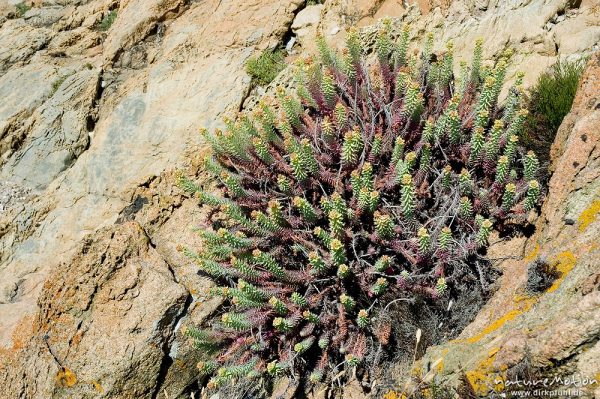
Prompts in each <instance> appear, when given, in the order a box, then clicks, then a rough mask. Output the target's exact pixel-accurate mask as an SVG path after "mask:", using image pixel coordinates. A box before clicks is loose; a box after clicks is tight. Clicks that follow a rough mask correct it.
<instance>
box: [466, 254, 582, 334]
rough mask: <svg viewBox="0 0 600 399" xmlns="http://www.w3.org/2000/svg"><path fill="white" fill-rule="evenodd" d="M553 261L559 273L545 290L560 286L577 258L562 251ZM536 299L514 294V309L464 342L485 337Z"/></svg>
mask: <svg viewBox="0 0 600 399" xmlns="http://www.w3.org/2000/svg"><path fill="white" fill-rule="evenodd" d="M534 252H535V250H534ZM554 261H555V263H556V270H558V271H559V272H560V273H561V275H560V277H559V278H558V279H556V281H554V283H553V284H552V286H551V287H550V288H548V289H547V290H546V292H554V291H556V290H557V289H558V288H559V287H560V285H561V284H562V282H563V280H564V279H565V277H566V276H567V274H568V273H569V272H570V271H571V270H572V269H573V267H575V264H576V262H577V258H576V257H575V255H573V253H572V252H570V251H564V252H561V253H559V254H558V255H556V258H555V260H554ZM538 299H539V298H536V297H530V296H528V295H515V297H514V303H515V305H516V309H513V310H510V311H509V312H507V313H505V314H504V316H502V317H500V318H499V319H496V320H494V321H493V322H492V323H491V324H489V325H488V326H487V327H486V328H485V329H483V331H481V332H480V333H479V334H477V335H475V336H473V337H471V338H467V339H466V342H468V343H471V344H473V343H475V342H478V341H479V340H480V339H481V338H483V337H485V336H486V335H488V334H489V333H491V332H493V331H496V330H498V329H499V328H500V327H502V326H503V325H504V324H506V322H508V321H511V320H514V319H515V318H517V317H518V316H520V315H522V314H523V313H525V312H527V311H528V310H529V309H531V307H532V306H533V305H535V304H536V302H537V301H538Z"/></svg>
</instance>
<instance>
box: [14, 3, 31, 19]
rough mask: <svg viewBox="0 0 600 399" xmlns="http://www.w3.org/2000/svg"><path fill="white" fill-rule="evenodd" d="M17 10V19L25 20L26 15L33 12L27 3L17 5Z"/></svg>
mask: <svg viewBox="0 0 600 399" xmlns="http://www.w3.org/2000/svg"><path fill="white" fill-rule="evenodd" d="M15 8H16V9H17V18H23V16H24V15H25V13H26V12H27V11H29V10H31V6H30V5H29V4H26V3H25V2H23V3H19V4H17V5H16V6H15Z"/></svg>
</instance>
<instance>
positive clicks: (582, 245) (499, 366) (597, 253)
mask: <svg viewBox="0 0 600 399" xmlns="http://www.w3.org/2000/svg"><path fill="white" fill-rule="evenodd" d="M598 126H600V54H598V53H596V54H595V55H594V56H593V57H592V59H591V60H590V61H589V63H588V66H587V69H586V71H585V73H584V76H583V78H582V81H581V84H580V87H579V90H578V92H577V96H576V98H575V102H574V104H573V108H572V110H571V113H570V114H569V115H568V116H567V117H566V118H565V120H564V121H563V124H562V126H561V128H560V130H559V134H558V136H557V138H556V141H555V143H554V147H553V153H554V159H553V161H554V165H555V172H554V174H553V176H552V178H551V180H550V183H549V193H548V198H547V200H546V202H545V204H544V206H543V209H542V214H541V217H540V218H539V219H538V222H537V228H536V232H535V234H534V235H533V236H532V237H530V238H529V239H527V240H524V239H516V240H513V241H512V242H509V243H501V244H498V245H496V246H495V247H494V246H492V247H491V252H492V253H491V257H492V258H495V257H496V258H505V257H507V256H510V255H511V254H518V255H517V256H515V258H516V259H514V260H509V261H504V262H502V263H501V264H500V267H501V268H502V270H503V272H504V274H503V277H502V281H501V282H500V283H501V284H500V289H499V290H498V292H497V293H496V294H495V295H494V297H493V298H492V299H491V300H490V302H489V303H488V304H487V305H486V306H485V307H484V309H483V310H482V311H481V312H480V313H479V315H478V316H477V318H476V320H475V321H474V322H473V323H471V325H469V326H468V327H467V328H466V329H465V330H464V331H463V332H462V334H461V335H460V336H459V337H458V339H456V340H455V341H453V342H450V343H448V344H445V345H441V346H439V347H433V348H430V349H429V350H428V351H427V354H426V356H425V357H424V358H423V359H422V360H421V363H420V365H419V368H420V372H421V373H422V374H423V376H424V377H425V376H426V377H427V378H428V379H430V380H431V379H433V378H436V379H437V380H438V381H451V382H453V383H455V384H456V383H458V381H459V379H460V378H462V377H463V375H464V376H466V379H467V380H468V381H469V382H470V383H471V385H472V386H473V388H474V389H475V391H476V393H478V394H479V395H481V396H488V395H489V394H490V392H493V390H494V389H496V390H498V391H501V390H502V389H504V388H507V387H506V386H505V385H506V384H505V381H507V380H508V381H511V379H510V376H511V371H514V370H515V369H517V368H519V367H523V365H524V364H526V365H527V366H528V367H529V368H530V369H531V370H530V372H531V373H532V374H533V375H536V373H537V375H544V376H548V375H549V374H550V375H554V376H559V377H562V378H563V379H565V378H570V377H573V378H576V377H579V378H581V379H583V378H587V379H588V380H592V379H594V378H595V379H598V377H599V373H600V343H599V339H600V269H599V268H598V259H600V247H599V246H598V243H599V242H600V132H599V130H598ZM536 260H538V261H540V260H543V261H545V262H547V263H548V264H549V265H551V266H553V267H555V268H556V269H557V271H558V272H559V277H558V278H557V279H556V280H554V281H553V282H552V284H551V285H550V287H549V288H547V289H546V290H545V291H543V292H542V293H537V294H532V293H530V292H527V291H526V290H525V287H526V284H527V279H528V273H527V271H528V265H529V264H531V262H534V261H536ZM434 365H435V366H434ZM521 378H522V376H521ZM498 381H500V383H497V382H498ZM509 384H510V383H509ZM552 388H553V389H558V388H560V384H557V385H555V386H553V387H552ZM583 389H585V392H587V394H588V395H590V396H591V395H592V394H593V395H595V397H598V396H600V389H599V388H598V384H594V385H588V386H585V387H584V388H583Z"/></svg>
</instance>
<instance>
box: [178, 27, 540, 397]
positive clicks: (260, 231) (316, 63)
mask: <svg viewBox="0 0 600 399" xmlns="http://www.w3.org/2000/svg"><path fill="white" fill-rule="evenodd" d="M408 33H409V32H408V30H407V29H405V30H404V31H403V32H402V34H401V36H400V38H399V40H398V42H394V41H393V40H392V39H391V35H390V25H389V23H388V22H386V23H384V24H383V25H382V29H381V31H380V32H379V34H378V37H377V40H376V43H375V55H376V59H375V60H374V62H371V63H369V62H368V60H367V58H366V57H365V56H364V53H365V51H364V49H363V47H362V44H361V41H360V40H359V37H358V35H357V33H356V32H350V33H349V34H348V39H347V48H346V49H344V51H343V52H341V53H339V54H338V53H336V52H335V51H333V50H332V49H331V48H330V47H328V45H327V44H326V43H325V42H324V40H323V39H322V38H319V43H318V48H319V53H320V56H319V58H318V59H310V58H309V59H302V60H300V61H299V62H298V63H297V64H296V65H295V78H296V90H295V92H294V93H288V92H285V91H284V90H279V91H278V92H277V99H276V100H273V99H264V100H263V101H261V102H260V103H259V104H258V105H257V107H256V108H255V109H254V110H253V111H252V112H244V113H240V114H239V115H238V117H237V118H235V120H228V119H227V120H225V126H226V128H225V129H224V130H219V129H217V130H214V131H211V132H209V131H206V130H203V132H202V134H203V136H204V137H205V139H206V141H207V142H208V143H210V145H211V146H212V149H213V152H214V155H213V156H212V157H211V158H209V159H207V160H206V164H205V167H206V170H207V171H209V172H211V173H212V174H213V175H214V176H215V177H216V179H218V182H219V183H220V187H221V188H222V193H221V195H215V194H213V193H210V192H206V191H203V190H201V189H200V188H199V187H197V186H196V185H195V184H194V183H193V182H191V181H189V180H187V179H185V178H182V179H181V184H182V186H183V187H184V188H185V189H186V190H188V191H189V192H192V193H194V194H195V195H196V196H197V198H198V199H199V200H200V202H201V203H202V204H204V205H207V206H208V207H210V208H211V209H212V212H211V213H210V216H209V219H210V220H209V221H210V222H211V224H212V226H213V228H214V230H203V231H201V232H200V234H201V235H202V237H203V239H204V243H205V245H204V247H203V248H202V249H201V251H199V252H194V251H193V250H192V249H188V248H185V249H184V251H185V253H186V254H187V255H188V256H189V257H191V258H192V259H194V261H195V262H196V263H197V264H198V266H199V267H200V269H201V271H202V272H203V273H205V274H207V275H209V276H210V277H211V278H212V279H213V280H214V282H215V283H216V285H215V287H214V288H211V289H210V295H214V296H220V297H222V298H224V300H225V301H224V305H223V310H222V314H221V316H220V317H219V318H217V319H215V320H214V322H213V323H212V325H211V326H210V328H208V329H205V330H198V331H195V333H194V336H195V337H196V338H197V341H198V344H199V345H204V346H209V347H211V348H212V349H211V353H213V355H212V357H211V359H210V360H207V361H205V362H202V363H201V364H199V369H200V371H201V372H202V373H203V374H207V375H212V378H211V379H210V382H209V386H211V387H219V386H222V385H223V384H228V383H230V382H231V381H235V380H236V379H238V378H241V377H243V378H252V377H258V376H260V375H264V374H270V375H273V376H276V375H280V374H282V373H292V372H294V373H295V372H302V373H303V374H302V375H305V376H307V380H308V381H310V382H312V383H318V382H319V381H322V380H323V379H325V378H328V377H329V376H331V375H334V374H337V373H339V372H340V371H341V369H343V368H346V369H352V368H355V367H360V365H361V364H362V363H363V362H364V361H365V358H366V354H367V353H368V351H370V350H371V349H375V348H377V347H380V346H382V345H383V346H385V345H386V344H387V343H388V342H389V338H390V337H389V334H390V328H389V325H388V326H386V325H382V323H379V322H377V320H378V319H380V318H379V317H378V316H379V315H380V313H381V312H382V311H383V309H384V308H385V306H386V304H388V303H389V302H390V301H391V300H394V299H396V298H400V297H414V296H425V297H427V298H429V299H432V300H435V299H436V298H439V297H441V296H444V295H450V294H451V292H452V288H453V286H455V285H457V284H461V281H457V279H456V278H454V276H455V271H456V270H457V268H459V267H461V268H463V272H464V269H466V270H470V273H472V274H473V275H476V274H477V271H476V270H474V267H472V266H469V263H470V262H469V259H472V258H473V257H474V256H477V254H480V255H481V254H483V253H484V251H485V247H486V246H487V245H488V240H489V237H490V232H491V231H492V228H493V227H494V226H496V227H499V226H502V224H503V223H504V221H505V220H506V219H507V218H508V217H513V216H514V215H516V214H524V213H525V212H527V211H529V210H531V209H532V208H534V207H535V206H536V204H537V203H538V198H539V196H540V185H539V184H538V182H537V181H536V180H535V177H536V170H537V167H538V161H537V159H536V158H535V155H534V154H533V153H531V152H529V153H526V154H525V153H523V152H524V151H523V150H522V149H521V148H520V146H519V133H520V132H521V129H522V126H523V123H524V121H525V117H526V115H527V111H526V110H523V109H520V106H519V104H520V97H521V89H520V85H521V80H522V75H519V76H518V77H517V82H516V84H515V86H513V87H512V88H511V89H510V90H509V93H508V97H507V100H506V104H505V105H504V106H503V107H500V106H499V105H498V103H497V102H498V96H499V93H500V90H501V88H502V85H503V81H504V78H505V74H506V68H507V63H508V62H509V57H510V54H505V55H504V56H503V58H501V59H500V60H498V61H497V62H496V63H495V65H494V66H493V67H486V66H483V63H482V59H481V53H482V42H481V41H478V42H477V43H476V46H475V53H474V57H473V61H472V63H471V65H470V66H468V65H466V64H461V67H460V71H461V73H460V76H459V77H458V78H457V79H455V78H454V73H453V64H454V60H453V48H452V44H451V43H449V44H448V45H447V47H446V51H445V52H443V53H442V54H436V55H435V56H433V54H432V53H431V52H432V48H433V40H434V38H433V37H432V36H429V37H428V38H427V41H426V43H425V44H424V50H423V52H422V53H421V54H420V55H419V56H417V55H410V54H409V53H408V52H407V49H408ZM469 267H471V269H469ZM215 348H216V349H215ZM215 351H216V352H215Z"/></svg>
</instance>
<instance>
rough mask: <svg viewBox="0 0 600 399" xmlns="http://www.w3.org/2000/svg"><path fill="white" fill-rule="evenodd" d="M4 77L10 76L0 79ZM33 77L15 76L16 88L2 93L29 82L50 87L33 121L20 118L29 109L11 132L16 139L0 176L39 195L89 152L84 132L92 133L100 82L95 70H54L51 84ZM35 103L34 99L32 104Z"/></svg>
mask: <svg viewBox="0 0 600 399" xmlns="http://www.w3.org/2000/svg"><path fill="white" fill-rule="evenodd" d="M79 67H80V68H81V66H79ZM50 68H52V67H50ZM13 70H14V69H13ZM8 75H10V73H9V74H7V75H5V76H4V77H3V78H6V77H7V76H8ZM36 77H37V79H32V77H31V76H28V77H23V76H18V77H17V82H16V83H15V82H10V83H9V84H8V85H7V86H8V87H6V88H5V90H6V91H9V90H11V89H12V90H15V89H17V88H18V87H19V86H20V83H19V81H20V80H21V79H23V78H30V81H29V82H30V84H31V85H33V86H36V87H41V88H44V87H46V88H47V87H48V85H50V93H49V95H50V97H49V98H48V99H47V100H46V101H44V103H43V104H42V105H40V106H38V107H37V108H36V110H35V112H34V113H33V114H32V115H31V117H29V118H27V119H25V118H23V116H24V115H26V113H27V109H23V110H22V111H21V112H20V114H21V116H20V117H19V121H18V123H19V124H20V125H21V126H20V127H19V128H17V129H11V130H12V132H11V133H10V134H11V135H13V136H16V138H13V140H11V141H12V144H13V145H12V148H11V150H9V152H7V153H6V154H5V157H6V155H9V153H10V156H9V157H7V158H8V159H7V160H6V163H5V165H4V166H3V168H2V172H1V174H0V176H2V177H3V178H5V179H9V178H10V179H13V180H17V181H22V182H24V183H25V184H27V185H28V186H29V187H31V188H32V189H35V190H38V191H39V190H43V189H44V188H46V187H47V186H48V184H50V183H51V182H52V181H53V180H54V179H55V178H56V177H57V176H58V175H59V174H60V173H61V172H63V171H64V170H66V169H67V168H68V167H69V166H70V165H71V164H72V163H73V162H74V161H75V160H76V159H77V157H79V155H80V154H81V153H82V152H83V151H84V150H85V149H86V148H87V146H88V143H89V137H88V133H89V132H88V129H90V128H93V125H92V124H93V121H94V119H95V115H93V113H94V103H95V101H96V95H97V93H98V90H99V88H100V87H99V83H100V82H99V81H98V78H99V71H98V70H90V69H87V68H83V69H82V70H77V69H76V67H74V68H73V67H72V68H64V69H62V70H59V71H56V74H55V75H53V76H52V78H50V79H49V78H48V76H46V75H44V74H40V73H39V71H38V74H37V75H36ZM11 83H12V84H11ZM0 87H2V86H0ZM0 90H1V89H0ZM32 92H33V93H35V92H36V90H35V89H34V90H32ZM46 93H47V91H44V92H43V94H46ZM34 101H35V99H32V103H34ZM15 122H16V121H15ZM13 123H14V122H13ZM19 139H20V142H18V141H19ZM15 147H16V148H15Z"/></svg>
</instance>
